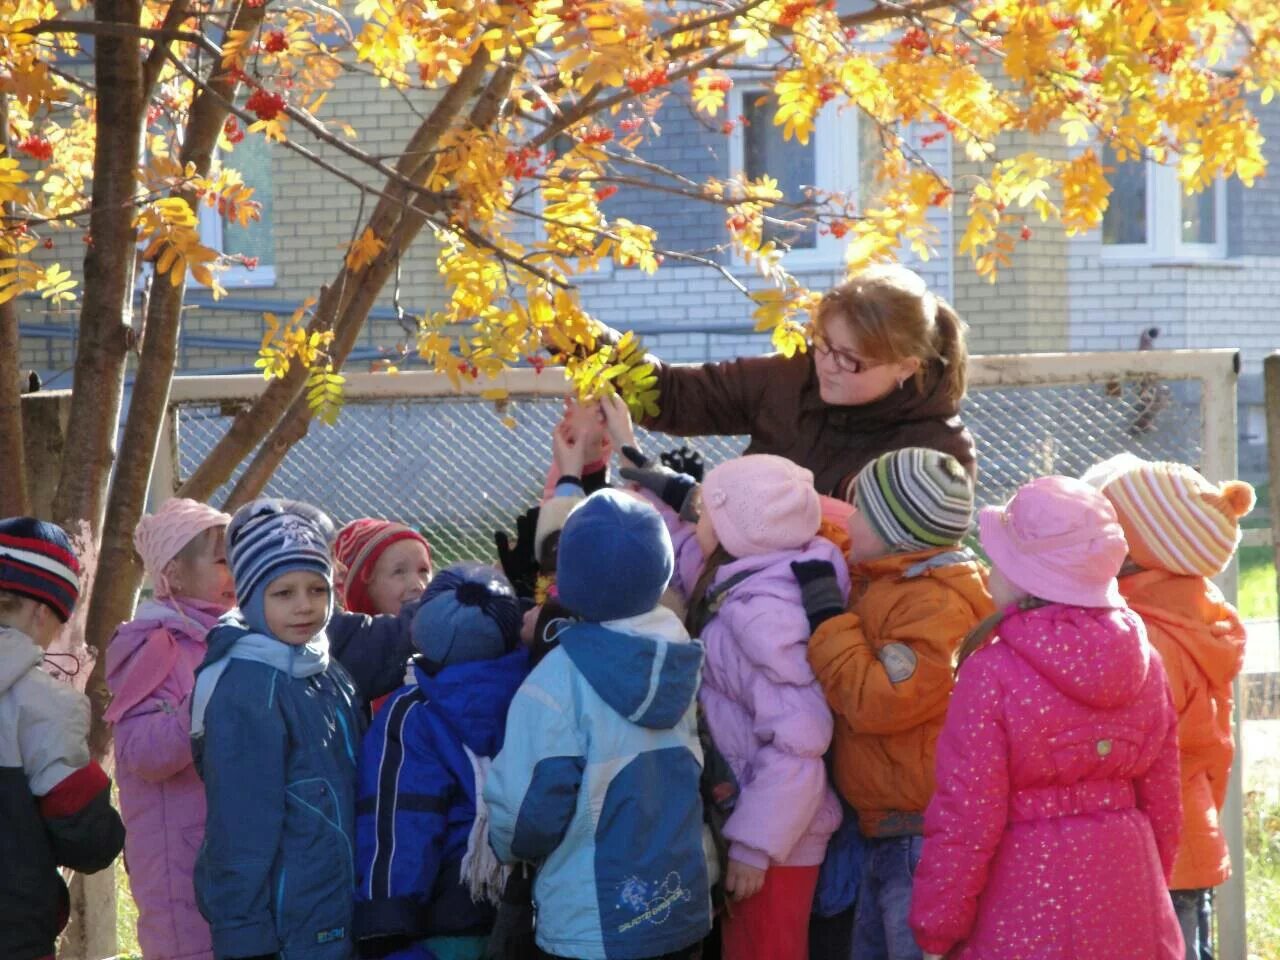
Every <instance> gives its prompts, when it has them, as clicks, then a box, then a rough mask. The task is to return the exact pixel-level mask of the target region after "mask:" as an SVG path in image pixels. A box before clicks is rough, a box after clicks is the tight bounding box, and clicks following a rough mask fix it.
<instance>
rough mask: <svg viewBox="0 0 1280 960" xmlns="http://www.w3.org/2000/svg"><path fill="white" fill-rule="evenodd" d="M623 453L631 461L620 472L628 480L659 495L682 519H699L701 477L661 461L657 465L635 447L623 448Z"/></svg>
mask: <svg viewBox="0 0 1280 960" xmlns="http://www.w3.org/2000/svg"><path fill="white" fill-rule="evenodd" d="M622 452H623V455H624V456H626V458H627V460H629V461H630V464H628V465H627V466H624V467H623V468H622V469H621V470H620V471H619V473H621V474H622V476H623V478H624V479H626V480H630V481H631V482H632V483H636V484H639V485H640V486H642V487H644V488H645V489H646V490H649V491H651V492H653V493H655V494H657V496H658V499H659V500H661V501H662V502H663V503H665V504H666V505H667V506H668V507H670V508H671V509H672V510H674V511H675V512H676V513H678V514H680V516H681V517H682V518H684V519H687V520H692V519H696V516H691V514H692V504H693V491H694V490H696V489H697V488H698V481H697V480H694V479H693V477H691V476H689V475H688V474H687V473H676V472H675V471H674V470H672V469H671V468H670V467H664V466H662V465H661V464H658V465H657V466H655V465H654V464H653V462H652V461H650V460H649V459H648V458H647V457H646V456H645V455H644V454H642V453H640V451H638V450H636V448H635V447H623V448H622Z"/></svg>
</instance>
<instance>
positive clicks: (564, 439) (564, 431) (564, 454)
mask: <svg viewBox="0 0 1280 960" xmlns="http://www.w3.org/2000/svg"><path fill="white" fill-rule="evenodd" d="M551 453H552V456H554V457H555V461H556V469H558V470H559V471H560V475H561V476H562V477H579V478H580V477H581V476H582V468H583V467H584V466H585V465H586V462H587V454H586V449H585V445H584V444H583V442H582V438H581V435H579V434H578V433H576V432H575V431H574V427H573V424H572V422H571V421H570V420H569V418H568V417H566V418H565V419H564V420H561V421H560V423H559V425H558V426H557V427H556V429H555V432H554V433H553V434H552V435H551Z"/></svg>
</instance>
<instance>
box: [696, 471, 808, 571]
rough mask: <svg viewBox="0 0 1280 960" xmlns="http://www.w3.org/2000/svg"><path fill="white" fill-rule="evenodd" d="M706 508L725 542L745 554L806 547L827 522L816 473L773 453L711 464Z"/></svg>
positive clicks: (705, 491) (734, 551)
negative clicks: (816, 481) (823, 512)
mask: <svg viewBox="0 0 1280 960" xmlns="http://www.w3.org/2000/svg"><path fill="white" fill-rule="evenodd" d="M702 509H703V510H704V511H705V512H706V513H707V514H708V515H709V517H710V519H711V526H712V527H713V528H714V529H715V532H716V538H717V539H718V540H719V541H720V543H721V545H722V546H723V547H724V548H725V549H726V550H728V551H729V553H731V554H733V556H735V557H737V558H739V559H741V558H743V557H752V556H757V555H759V554H762V553H772V552H773V551H775V550H794V549H796V548H798V547H802V546H804V545H805V544H806V543H808V542H809V541H810V540H812V539H813V538H814V537H815V536H817V534H818V526H819V524H821V522H822V506H821V504H820V503H819V502H818V491H817V490H815V489H814V488H813V474H812V473H810V472H809V471H808V470H806V469H805V468H804V467H799V466H796V465H795V464H794V463H792V462H791V461H790V460H787V459H785V458H783V457H775V456H773V455H772V454H767V453H756V454H750V455H748V456H745V457H738V458H737V459H736V460H729V461H727V462H725V463H722V464H720V465H719V466H718V467H715V468H714V469H713V470H711V472H710V473H708V474H707V477H706V480H704V481H703V483H702Z"/></svg>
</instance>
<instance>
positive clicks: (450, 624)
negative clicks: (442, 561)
mask: <svg viewBox="0 0 1280 960" xmlns="http://www.w3.org/2000/svg"><path fill="white" fill-rule="evenodd" d="M520 619H521V613H520V601H519V599H517V597H516V592H515V591H514V590H513V589H512V588H511V584H510V583H509V582H508V581H507V578H506V577H504V576H503V575H502V574H501V573H499V572H498V571H497V570H496V569H495V568H494V567H491V566H489V565H487V564H483V563H459V564H454V565H453V566H452V567H448V568H447V569H445V570H441V571H440V572H439V573H438V574H436V576H435V577H434V578H433V579H432V581H431V583H429V584H428V585H427V589H426V592H425V593H423V595H422V606H421V607H419V608H418V612H417V613H416V614H414V617H413V625H412V627H411V628H410V629H411V631H412V634H413V645H414V646H415V647H416V648H417V649H418V652H420V653H421V654H422V655H423V656H424V657H425V658H426V659H427V661H428V662H429V663H430V664H431V666H432V667H434V668H436V669H439V668H441V667H447V666H451V665H453V664H458V663H470V662H472V661H475V660H495V659H497V658H498V657H501V656H503V655H504V654H507V653H510V652H511V651H512V650H514V649H515V648H516V644H517V643H519V642H520Z"/></svg>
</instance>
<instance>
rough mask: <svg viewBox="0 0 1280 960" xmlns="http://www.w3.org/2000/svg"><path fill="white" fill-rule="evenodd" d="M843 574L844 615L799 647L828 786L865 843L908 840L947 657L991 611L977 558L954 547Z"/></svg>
mask: <svg viewBox="0 0 1280 960" xmlns="http://www.w3.org/2000/svg"><path fill="white" fill-rule="evenodd" d="M850 572H851V574H852V577H853V592H852V602H851V604H850V610H849V612H848V613H844V614H841V615H840V616H838V617H833V618H832V619H831V620H828V621H827V622H826V623H824V624H823V625H822V626H821V627H819V628H818V631H817V633H815V634H814V636H813V639H812V640H810V641H809V663H810V665H811V666H812V667H813V672H814V674H815V675H816V676H817V678H818V682H819V683H821V684H822V689H823V690H824V691H826V694H827V702H828V703H829V704H830V705H831V709H832V711H833V712H834V713H835V718H836V727H835V739H834V744H835V781H836V787H837V788H838V789H839V790H840V793H841V794H842V795H843V796H844V798H845V800H847V801H848V802H849V804H850V805H851V806H852V807H853V808H854V809H855V810H856V811H857V813H858V824H859V826H860V827H861V829H862V832H863V834H865V835H866V836H869V837H876V836H898V835H904V834H910V833H918V832H920V830H921V821H922V815H923V813H924V808H925V807H926V806H927V805H928V803H929V798H930V797H931V796H933V787H934V779H933V758H934V746H935V744H936V742H937V739H938V733H939V731H940V730H941V729H942V721H943V719H944V717H945V716H946V712H947V699H948V698H949V697H950V695H951V687H952V685H953V684H954V682H955V671H954V664H953V661H954V657H955V653H956V650H957V648H958V647H959V646H960V644H961V643H962V642H963V641H964V638H965V636H966V635H967V634H968V633H969V631H970V630H972V629H973V628H974V627H975V626H977V624H978V622H979V621H981V620H982V619H983V618H984V617H986V616H987V615H988V614H990V613H992V612H994V609H995V607H994V605H993V604H992V602H991V597H990V596H989V595H988V594H987V587H986V573H985V570H984V568H983V567H982V565H981V564H980V563H979V562H978V559H977V557H975V556H974V555H973V554H971V553H969V552H968V551H963V550H959V549H957V548H954V547H944V548H942V549H934V550H922V551H920V552H917V553H907V554H892V555H890V556H887V557H881V558H879V559H876V560H871V561H868V562H866V563H862V564H855V565H853V566H852V567H851V568H850Z"/></svg>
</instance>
